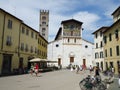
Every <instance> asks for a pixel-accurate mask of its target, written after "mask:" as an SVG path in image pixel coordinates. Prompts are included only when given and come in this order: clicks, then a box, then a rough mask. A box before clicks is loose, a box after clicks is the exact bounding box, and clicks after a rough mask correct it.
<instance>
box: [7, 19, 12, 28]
mask: <svg viewBox="0 0 120 90" xmlns="http://www.w3.org/2000/svg"><path fill="white" fill-rule="evenodd" d="M8 28H9V29H12V20H10V19H9V20H8Z"/></svg>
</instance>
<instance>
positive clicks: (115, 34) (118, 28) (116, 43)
mask: <svg viewBox="0 0 120 90" xmlns="http://www.w3.org/2000/svg"><path fill="white" fill-rule="evenodd" d="M119 11H120V7H119V8H117V9H116V10H115V12H113V14H112V15H113V18H114V23H113V24H112V25H111V26H110V27H109V28H108V29H107V30H106V31H105V32H104V54H105V56H104V60H105V63H106V65H105V67H106V69H107V68H109V67H114V68H115V73H116V74H117V73H118V71H120V18H118V17H119V16H120V13H118V12H119Z"/></svg>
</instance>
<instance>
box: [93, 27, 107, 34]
mask: <svg viewBox="0 0 120 90" xmlns="http://www.w3.org/2000/svg"><path fill="white" fill-rule="evenodd" d="M103 28H106V29H107V28H109V26H103V27H101V28H99V29H98V30H96V31H95V32H93V33H92V34H95V33H97V32H98V31H101V30H102V29H103Z"/></svg>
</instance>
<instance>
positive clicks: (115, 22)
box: [103, 19, 120, 33]
mask: <svg viewBox="0 0 120 90" xmlns="http://www.w3.org/2000/svg"><path fill="white" fill-rule="evenodd" d="M118 22H120V19H119V20H118V21H116V22H115V23H113V24H112V25H111V26H110V27H109V28H107V29H106V30H105V31H104V32H103V33H105V32H106V31H108V30H109V29H110V28H111V27H113V26H114V25H115V24H117V23H118Z"/></svg>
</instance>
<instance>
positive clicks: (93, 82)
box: [79, 75, 107, 90]
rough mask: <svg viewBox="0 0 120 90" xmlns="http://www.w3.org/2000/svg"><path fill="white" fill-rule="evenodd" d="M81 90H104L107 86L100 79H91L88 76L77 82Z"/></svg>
mask: <svg viewBox="0 0 120 90" xmlns="http://www.w3.org/2000/svg"><path fill="white" fill-rule="evenodd" d="M79 86H80V88H81V90H106V89H107V85H106V83H105V82H104V81H102V80H101V78H100V77H98V76H97V77H91V76H90V75H88V76H87V77H86V78H84V79H83V80H82V81H80V82H79Z"/></svg>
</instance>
